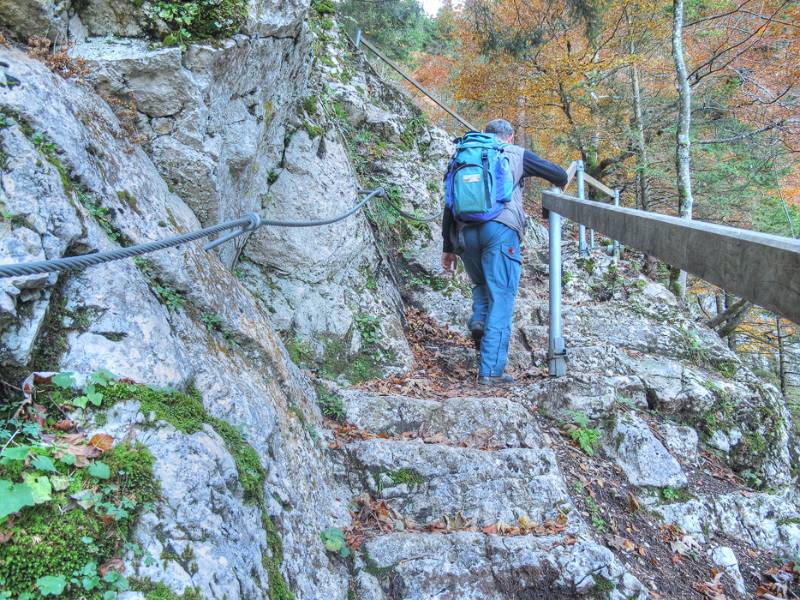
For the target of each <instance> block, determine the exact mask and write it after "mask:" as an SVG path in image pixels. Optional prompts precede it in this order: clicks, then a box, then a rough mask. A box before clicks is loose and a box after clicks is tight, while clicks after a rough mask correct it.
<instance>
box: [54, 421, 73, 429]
mask: <svg viewBox="0 0 800 600" xmlns="http://www.w3.org/2000/svg"><path fill="white" fill-rule="evenodd" d="M73 427H75V423H73V422H72V421H70V420H69V419H61V420H60V421H56V422H55V423H54V424H53V429H58V430H59V431H69V430H70V429H72V428H73Z"/></svg>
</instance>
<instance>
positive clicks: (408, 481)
mask: <svg viewBox="0 0 800 600" xmlns="http://www.w3.org/2000/svg"><path fill="white" fill-rule="evenodd" d="M384 476H386V477H388V478H389V481H391V482H392V484H393V485H407V486H408V487H412V488H413V487H417V486H420V485H422V484H423V483H425V478H424V477H423V476H422V475H420V474H419V473H418V472H417V471H415V470H414V469H409V468H408V467H403V468H401V469H397V470H395V471H390V470H388V469H383V468H382V469H379V470H378V471H377V472H376V473H375V474H374V478H375V487H376V488H377V490H378V493H381V492H383V485H384V483H383V481H384V480H383V478H384Z"/></svg>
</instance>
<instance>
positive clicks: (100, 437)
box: [89, 433, 114, 452]
mask: <svg viewBox="0 0 800 600" xmlns="http://www.w3.org/2000/svg"><path fill="white" fill-rule="evenodd" d="M89 445H90V446H94V447H95V448H97V449H98V450H100V452H107V451H108V450H111V447H112V446H113V445H114V438H113V437H111V436H110V435H108V434H107V433H95V434H94V435H93V436H92V439H91V440H89Z"/></svg>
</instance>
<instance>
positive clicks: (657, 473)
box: [603, 414, 687, 487]
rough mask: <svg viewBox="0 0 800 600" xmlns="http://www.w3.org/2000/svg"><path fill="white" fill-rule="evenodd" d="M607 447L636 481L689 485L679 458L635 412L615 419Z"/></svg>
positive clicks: (678, 485)
mask: <svg viewBox="0 0 800 600" xmlns="http://www.w3.org/2000/svg"><path fill="white" fill-rule="evenodd" d="M603 450H604V451H605V452H606V454H608V455H609V456H610V457H611V458H613V459H614V460H615V461H616V463H617V464H618V465H619V466H620V467H621V468H622V470H623V471H625V475H626V476H627V478H628V481H630V482H631V483H632V484H633V485H638V486H654V487H668V486H669V487H683V486H685V485H686V482H687V480H686V475H685V474H684V472H683V470H682V469H681V466H680V464H678V461H677V460H675V458H673V456H672V455H671V454H670V453H669V452H667V449H666V448H664V446H663V444H662V443H661V442H660V441H659V440H658V439H657V438H656V437H655V436H654V435H653V433H652V432H651V431H650V428H649V427H648V426H647V423H645V422H644V421H642V419H640V418H639V417H637V416H635V415H631V414H625V415H621V416H619V417H618V418H617V419H616V420H615V422H614V424H613V426H612V427H610V428H609V429H608V431H607V432H606V439H605V440H604V442H603Z"/></svg>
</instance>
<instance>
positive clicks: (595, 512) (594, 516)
mask: <svg viewBox="0 0 800 600" xmlns="http://www.w3.org/2000/svg"><path fill="white" fill-rule="evenodd" d="M586 507H587V508H588V509H589V515H590V517H591V520H592V527H594V528H595V529H596V530H597V532H598V533H605V532H606V531H608V523H606V520H605V519H604V518H603V516H602V515H603V511H602V510H601V509H600V505H599V504H597V502H595V501H594V498H592V497H591V496H586Z"/></svg>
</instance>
